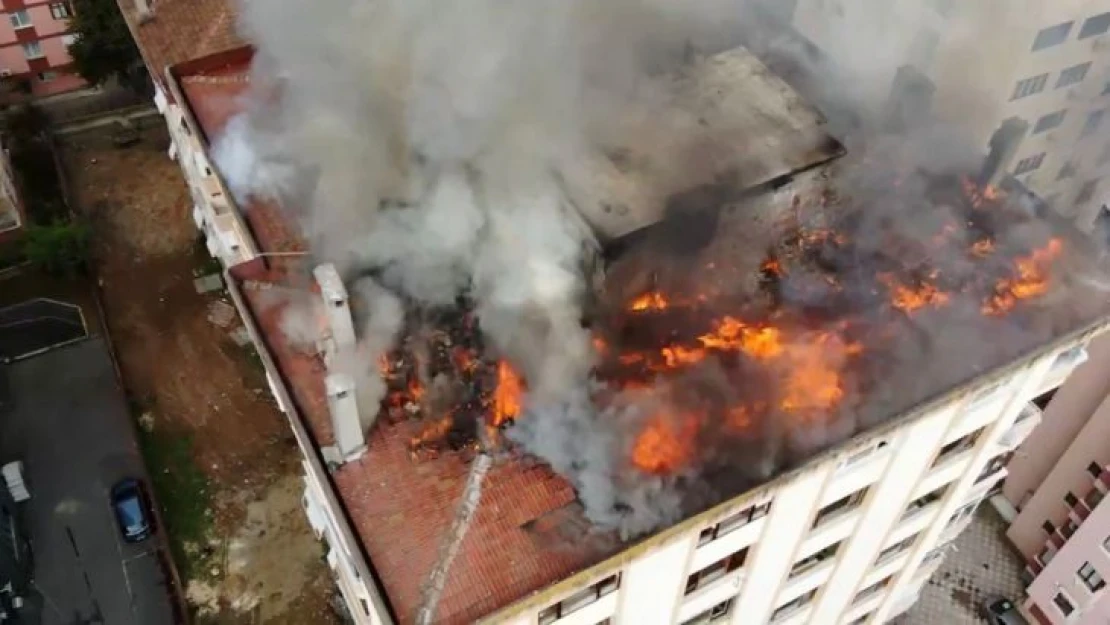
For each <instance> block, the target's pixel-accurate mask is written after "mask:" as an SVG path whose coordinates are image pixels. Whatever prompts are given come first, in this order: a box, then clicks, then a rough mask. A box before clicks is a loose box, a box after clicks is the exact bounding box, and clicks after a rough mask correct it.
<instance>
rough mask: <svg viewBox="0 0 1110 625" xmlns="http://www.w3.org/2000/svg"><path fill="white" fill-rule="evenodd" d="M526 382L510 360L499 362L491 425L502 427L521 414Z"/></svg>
mask: <svg viewBox="0 0 1110 625" xmlns="http://www.w3.org/2000/svg"><path fill="white" fill-rule="evenodd" d="M523 395H524V382H523V380H521V379H520V376H519V375H518V374H517V372H516V371H514V370H513V368H512V366H511V365H509V363H508V362H506V361H504V360H502V361H501V362H499V363H497V389H496V390H495V391H494V392H493V415H492V417H493V418H492V423H491V425H492V426H494V427H500V426H501V425H504V424H506V423H508V422H510V421H512V420H514V419H516V418H517V417H518V416H520V408H521V401H522V397H523Z"/></svg>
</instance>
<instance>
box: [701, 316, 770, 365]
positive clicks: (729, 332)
mask: <svg viewBox="0 0 1110 625" xmlns="http://www.w3.org/2000/svg"><path fill="white" fill-rule="evenodd" d="M698 341H699V342H700V343H701V344H702V345H704V346H705V347H707V348H710V349H719V350H729V351H737V350H738V351H742V352H744V353H746V354H748V355H749V356H751V357H753V358H764V359H765V358H774V357H776V356H778V355H779V354H780V353H782V349H783V348H782V332H781V331H780V330H779V329H778V328H776V327H774V326H751V325H748V324H746V323H744V322H743V321H740V320H739V319H736V318H735V317H725V318H723V319H721V321H720V323H718V325H717V329H716V330H715V331H714V332H711V333H709V334H705V335H702V336H700V337H698Z"/></svg>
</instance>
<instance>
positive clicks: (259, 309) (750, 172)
mask: <svg viewBox="0 0 1110 625" xmlns="http://www.w3.org/2000/svg"><path fill="white" fill-rule="evenodd" d="M250 59H251V51H250V49H248V48H240V49H237V50H232V51H229V52H226V53H221V54H216V55H212V56H208V57H204V58H200V59H195V60H192V61H189V62H187V63H183V64H181V65H178V66H176V67H174V68H171V71H170V75H171V77H172V79H173V80H174V81H175V82H176V83H177V85H178V88H179V89H180V93H181V94H183V97H184V99H185V102H184V104H185V105H186V106H187V108H188V109H189V110H190V111H191V113H192V115H193V116H194V118H195V120H196V124H197V126H199V128H198V130H200V131H201V132H202V133H203V134H204V135H205V136H206V138H207V139H208V140H211V139H212V138H213V137H215V136H217V135H218V134H219V133H220V131H221V129H222V128H223V127H224V125H225V124H226V123H227V121H228V119H229V118H230V117H231V116H232V115H234V114H235V112H236V111H237V110H238V109H239V107H240V106H242V100H241V98H240V97H239V96H241V95H242V94H243V92H244V91H245V89H246V87H247V85H248V67H249V63H250ZM688 77H692V78H693V80H692V82H691V83H689V84H686V85H679V88H678V90H677V92H676V93H677V94H678V95H677V96H676V101H678V102H686V103H687V105H686V111H687V112H689V113H690V114H692V115H694V117H695V118H696V119H697V120H698V124H697V126H699V127H701V128H704V129H703V130H699V132H700V133H701V135H699V136H698V137H697V140H698V141H701V142H702V145H709V146H711V147H712V149H711V150H710V151H709V153H710V154H711V155H712V158H710V159H709V160H707V161H706V162H705V169H704V178H703V179H702V180H694V181H692V184H693V185H695V186H696V185H699V184H701V185H710V184H712V183H714V182H720V181H721V180H722V179H727V180H726V182H727V186H728V187H729V189H730V192H733V191H736V190H738V189H739V190H748V191H749V192H752V193H755V192H758V191H759V190H761V189H763V188H764V187H772V188H778V186H779V184H780V183H781V184H787V185H795V184H797V185H801V186H803V187H804V186H806V185H808V184H811V183H812V182H813V179H814V178H816V177H817V176H818V175H819V169H817V170H815V168H819V166H820V165H822V164H823V163H825V162H827V161H829V160H830V159H833V158H835V157H836V156H838V155H839V154H841V153H842V151H843V150H842V148H841V146H840V144H839V143H837V142H836V141H835V140H834V139H832V138H831V137H829V136H828V135H827V134H826V133H825V132H824V130H823V127H822V124H823V122H822V119H821V116H820V114H819V113H818V112H816V111H815V110H814V109H812V108H811V107H810V106H809V105H807V104H806V103H804V102H803V101H802V100H801V99H800V98H799V97H798V96H797V95H796V94H795V93H794V92H793V91H791V90H790V88H789V87H787V86H786V85H785V84H784V83H782V82H781V81H780V80H779V79H778V78H776V77H774V76H772V75H770V74H769V72H768V71H767V70H766V68H764V67H763V66H762V64H760V63H759V61H757V60H756V59H754V57H752V56H751V55H750V54H748V53H746V52H745V51H743V50H733V51H730V52H728V53H726V54H723V55H719V56H716V57H711V58H710V59H708V60H707V61H706V62H705V63H703V64H701V65H699V66H698V69H696V70H695V71H694V72H693V73H692V74H689V75H688ZM721 128H724V130H723V131H722V130H721ZM710 129H712V131H711V130H710ZM754 153H759V154H760V155H761V158H748V157H746V156H745V155H750V154H754ZM618 160H621V159H618ZM595 165H598V167H600V168H601V169H599V170H596V171H601V172H602V174H601V175H600V176H598V177H593V176H592V175H591V177H590V178H589V179H588V180H589V181H591V182H592V183H596V186H593V187H591V186H588V185H586V184H585V180H586V179H583V180H582V181H579V184H578V186H576V187H574V188H575V189H577V190H579V191H578V192H579V193H581V194H582V196H581V198H582V200H583V201H582V204H583V205H584V206H585V208H582V210H583V212H584V213H585V216H586V218H587V219H588V220H589V221H591V223H592V224H593V225H594V226H595V228H598V229H599V230H600V231H601V232H602V234H603V235H608V236H612V237H617V236H621V235H624V234H626V233H628V232H631V231H634V230H638V229H640V228H642V227H644V226H647V225H650V224H651V223H653V222H655V221H657V220H658V219H660V218H661V217H662V216H663V215H664V213H666V212H667V210H668V208H667V201H666V200H665V199H664V198H665V197H666V196H661V197H659V196H657V197H649V196H643V195H642V194H641V193H640V191H637V188H638V187H637V182H642V180H640V179H638V178H637V177H638V176H639V175H640V174H642V173H643V172H635V171H632V173H631V174H629V171H628V170H625V171H619V170H620V167H618V166H617V164H616V161H614V160H612V159H610V160H609V161H608V163H600V164H598V163H595ZM806 170H810V171H809V173H808V174H805V175H800V176H797V181H796V182H794V181H792V180H791V178H792V176H793V175H795V174H798V173H799V172H802V171H806ZM621 176H625V178H624V180H625V181H630V184H626V185H622V184H620V183H619V182H616V181H619V180H620V178H621ZM599 179H602V180H604V181H605V182H599ZM806 181H809V182H806ZM597 189H602V191H601V193H602V194H605V195H604V197H603V196H600V195H598V194H597V193H598V192H597ZM587 190H588V192H587ZM787 190H789V189H787ZM800 192H801V191H800ZM741 195H746V193H742V194H741ZM771 196H774V197H776V198H782V197H786V198H789V196H790V194H789V193H773V194H768V195H767V197H765V198H760V199H759V202H764V201H773V200H772V199H770V198H771ZM774 201H779V200H774ZM620 206H625V207H633V206H636V207H639V208H638V209H637V210H632V209H631V208H626V209H620V208H619V207H620ZM580 208H581V207H580ZM243 209H244V210H243V214H244V215H245V217H246V218H247V220H248V222H249V226H250V229H251V230H252V233H253V235H254V236H255V238H256V240H257V243H258V246H259V248H260V249H261V250H263V251H268V252H272V251H286V250H290V249H303V247H304V245H303V242H302V241H301V240H300V239H299V237H298V236H297V235H296V233H295V230H294V229H293V228H292V227H291V226H290V224H289V223H288V222H287V221H286V220H285V219H283V218H282V216H281V214H280V213H279V212H278V211H277V210H276V209H275V208H274V207H272V206H267V205H261V204H259V205H251V206H246V207H243ZM301 269H303V268H301ZM292 279H293V278H291V277H290V275H289V274H288V273H287V272H284V271H282V269H281V267H280V266H275V265H273V264H272V265H271V266H270V267H269V268H268V269H262V270H260V271H257V272H253V273H252V274H250V275H249V279H245V280H243V282H242V290H243V292H244V294H245V296H246V299H247V300H248V302H249V305H250V307H251V310H252V313H253V316H254V317H255V321H256V323H257V324H258V326H259V328H260V330H261V332H262V334H263V336H264V337H265V340H266V342H267V344H268V347H269V350H270V351H271V352H272V354H273V355H274V358H275V360H276V362H277V363H278V364H279V366H280V369H281V373H282V376H283V378H284V381H285V383H286V384H287V385H288V387H289V388H290V390H291V392H292V396H293V398H294V400H295V402H296V404H297V405H296V408H297V409H298V411H299V413H300V415H301V417H302V418H303V420H304V421H305V422H307V425H308V426H309V429H310V431H311V433H312V435H313V436H314V437H315V440H316V442H317V444H319V445H328V444H330V443H331V442H332V432H331V424H330V419H329V414H328V408H327V403H326V400H325V396H324V382H323V380H324V375H325V373H326V371H325V367H324V364H323V362H322V360H321V359H320V358H319V357H317V356H310V355H306V354H304V353H303V352H300V351H298V350H296V349H294V348H293V347H292V346H291V345H290V344H289V343H288V341H286V340H285V339H284V337H283V334H282V332H280V330H279V322H280V315H281V307H280V305H274V300H275V298H274V297H272V294H268V291H271V290H273V289H281V288H284V287H286V286H287V285H288V284H289V283H290V281H291V280H292ZM1067 340H1075V335H1068V336H1065V337H1061V338H1060V339H1058V341H1056V342H1055V343H1054V344H1060V343H1062V342H1065V341H1067ZM1042 349H1046V348H1042ZM1027 356H1028V355H1027ZM954 392H955V391H954ZM905 418H912V415H911V416H906V417H905ZM893 423H894V422H893V421H888V422H887V426H888V427H893ZM417 427H418V426H417V425H416V424H412V423H400V424H394V425H382V423H381V422H379V424H378V425H377V426H376V427H375V428H374V430H373V431H372V432H371V433H370V435H369V437H368V441H367V443H368V447H369V450H368V452H367V453H366V454H365V455H364V456H363V457H362V458H361V459H360V460H358V461H355V462H351V463H348V464H345V465H342V466H341V467H340V468H339V469H338V470H336V471H335V472H334V473H333V475H332V478H333V484H334V486H335V488H336V490H337V492H338V493H339V496H340V499H341V501H342V504H343V506H344V507H345V512H346V514H347V517H348V519H349V521H350V523H351V524H352V526H353V527H354V529H355V531H356V532H357V534H358V536H359V538H360V540H361V541H362V546H363V548H364V549H365V551H366V554H367V555H368V556H369V559H370V561H371V565H372V567H373V569H374V571H375V573H376V574H377V575H378V577H379V579H380V582H381V584H382V586H383V587H384V590H385V592H386V594H387V595H388V599H389V602H390V605H391V607H392V609H393V610H394V613H395V615H396V617H397V618H398V619H399V620H400V621H401V622H411V621H413V620H414V616H415V614H416V612H417V610H418V609H419V607H420V601H421V590H422V588H423V586H424V583H425V581H426V580H427V578H428V577H429V574H430V573H431V571H432V569H433V567H434V566H435V563H436V561H437V559H438V557H439V552H440V548H441V543H442V541H443V540H444V539H445V537H446V536H447V534H448V533H449V531H450V530H451V527H452V521H453V518H454V515H455V510H456V508H457V505H458V503H459V501H460V499H461V497H462V493H463V489H464V486H465V483H466V480H467V472H468V465H469V464H470V462H469V461H470V460H471V458H470V457H468V456H467V455H466V454H465V453H464V452H458V453H446V454H442V455H441V456H439V457H437V458H435V459H425V460H421V461H415V460H414V459H413V458H412V456H411V454H410V447H409V441H410V439H411V438H412V437H413V436H414V435H415V434H416V433H417ZM884 429H885V428H884ZM867 435H868V434H867V433H861V434H858V435H857V436H856V438H859V437H863V436H867ZM840 446H841V447H843V446H844V443H843V442H842V443H841V445H840ZM830 453H832V452H830ZM786 479H789V477H788V476H779V477H778V478H777V479H775V480H774V481H775V482H781V481H782V480H786ZM749 494H751V493H750V492H749ZM743 496H746V495H743V494H742V495H741V497H743ZM575 497H576V495H575V492H574V490H573V488H572V486H571V485H570V484H569V483H568V482H567V481H566V480H565V479H563V478H562V477H561V476H559V475H557V474H555V473H554V472H553V471H552V470H551V469H550V468H548V467H547V466H545V465H543V464H540V463H536V462H529V461H526V460H525V459H522V458H518V457H514V458H502V459H498V460H497V461H496V463H495V465H494V467H493V468H492V469H491V470H490V472H489V474H488V475H487V477H486V479H485V482H484V485H483V491H482V495H481V503H480V506H479V508H478V511H477V514H476V515H475V518H474V520H473V522H472V524H471V525H470V527H469V530H468V532H467V533H466V535H465V537H464V539H463V541H462V545H461V549H460V551H459V553H458V556H457V558H456V560H455V561H454V563H453V565H452V566H451V568H450V570H449V572H448V575H447V582H446V587H445V590H444V593H443V595H442V599H441V601H440V603H439V608H438V612H437V615H436V622H442V623H463V622H472V621H474V620H476V619H479V618H481V617H483V616H485V615H488V614H491V613H494V612H497V611H499V610H502V609H505V608H506V607H508V606H510V605H512V604H514V603H516V602H518V601H522V600H523V601H528V602H529V603H535V602H539V601H541V600H543V597H545V596H546V595H547V594H548V593H541V594H540V595H539V596H533V595H534V594H535V593H540V592H541V591H543V590H544V589H545V588H546V587H548V586H550V585H552V584H554V583H556V582H559V581H560V580H563V579H565V578H567V577H570V576H573V575H575V574H582V575H587V576H589V575H594V574H596V573H597V571H596V570H595V571H589V570H588V569H591V568H592V567H595V565H599V567H598V568H612V567H611V566H609V565H607V564H604V563H605V562H606V561H608V562H610V563H611V564H613V565H614V566H615V563H613V561H611V560H609V558H611V557H614V556H615V555H616V554H618V553H619V552H621V551H624V550H626V549H627V548H628V547H629V545H626V544H621V543H620V542H619V541H618V540H616V539H615V537H612V536H601V537H598V536H595V535H594V534H593V533H589V532H587V530H588V527H587V526H586V525H585V521H584V520H583V518H582V516H581V514H580V511H579V508H578V507H577V505H576V499H575ZM722 505H725V504H722ZM709 514H712V513H711V512H706V513H702V514H699V515H696V516H693V517H690V518H688V519H686V520H685V521H682V522H681V523H680V524H679V525H678V526H676V527H673V528H671V529H669V530H665V531H663V532H661V533H659V534H657V535H655V536H654V537H650V538H647V539H645V540H644V541H643V542H642V543H641V547H640V548H644V547H646V546H647V545H649V544H651V543H653V542H655V541H657V540H662V539H664V538H665V537H666V536H668V535H671V534H673V533H674V532H675V531H681V530H683V529H689V528H690V527H693V526H695V525H697V524H699V523H703V522H705V521H706V517H707V515H709ZM621 557H623V556H621ZM548 592H550V591H548ZM530 596H533V597H532V599H531V600H529V599H528V597H530ZM551 598H552V599H555V598H557V597H551Z"/></svg>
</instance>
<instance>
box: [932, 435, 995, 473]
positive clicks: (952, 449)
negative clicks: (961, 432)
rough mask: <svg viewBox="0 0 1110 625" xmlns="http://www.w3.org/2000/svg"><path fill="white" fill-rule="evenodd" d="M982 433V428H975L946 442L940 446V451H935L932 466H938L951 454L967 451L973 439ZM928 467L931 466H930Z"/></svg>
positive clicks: (973, 444)
mask: <svg viewBox="0 0 1110 625" xmlns="http://www.w3.org/2000/svg"><path fill="white" fill-rule="evenodd" d="M982 433H983V430H982V429H979V430H975V431H974V432H972V433H971V434H967V435H966V436H961V437H960V438H957V439H956V440H954V441H952V442H951V443H948V444H947V445H945V446H944V447H941V448H940V451H938V452H937V457H936V459H935V460H933V464H932V466H933V467H936V466H939V465H941V464H943V463H944V461H945V460H948V459H949V458H951V457H953V456H956V455H958V454H960V453H962V452H965V451H967V450H968V449H971V448H972V447H974V446H975V441H977V440H978V439H979V436H980V435H981V434H982ZM930 468H932V467H930Z"/></svg>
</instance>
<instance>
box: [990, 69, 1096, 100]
mask: <svg viewBox="0 0 1110 625" xmlns="http://www.w3.org/2000/svg"><path fill="white" fill-rule="evenodd" d="M1046 84H1048V74H1040V75H1038V76H1033V77H1032V78H1026V79H1025V80H1019V81H1018V83H1017V85H1015V86H1014V95H1012V96H1010V99H1011V100H1020V99H1021V98H1024V97H1026V96H1031V95H1035V94H1038V93H1040V92H1042V91H1044V88H1045V85H1046ZM1108 86H1110V85H1108Z"/></svg>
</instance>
